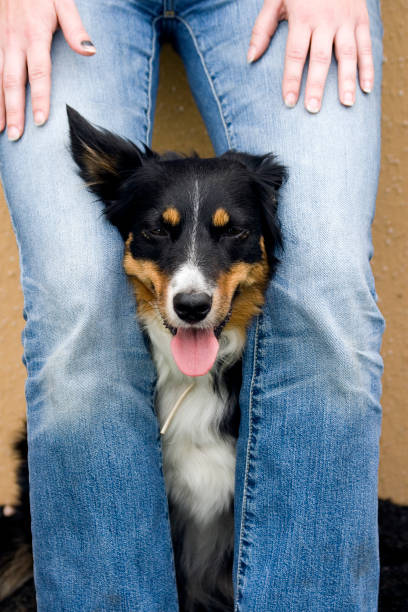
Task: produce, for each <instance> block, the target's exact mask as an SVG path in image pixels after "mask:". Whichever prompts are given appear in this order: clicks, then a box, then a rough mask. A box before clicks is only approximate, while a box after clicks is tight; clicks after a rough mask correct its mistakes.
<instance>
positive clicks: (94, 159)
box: [67, 105, 159, 238]
mask: <svg viewBox="0 0 408 612" xmlns="http://www.w3.org/2000/svg"><path fill="white" fill-rule="evenodd" d="M67 114H68V123H69V132H70V141H71V142H70V144H71V154H72V157H73V158H74V160H75V162H76V164H77V165H78V167H79V175H80V176H81V178H83V180H84V181H85V183H86V184H87V186H88V188H89V190H90V191H92V192H93V193H94V194H95V195H97V196H98V198H99V199H100V200H102V202H103V203H104V204H105V214H106V216H107V218H108V219H109V221H110V222H111V223H112V224H113V225H116V226H117V227H118V229H119V231H120V232H121V234H122V236H123V237H124V238H126V236H127V217H128V213H129V210H128V208H129V205H128V204H127V203H126V202H123V201H121V199H119V193H120V188H121V186H122V185H123V184H124V182H125V181H126V179H127V178H129V176H131V175H132V174H134V172H135V171H136V170H138V169H140V167H141V166H142V165H143V163H144V162H145V161H146V160H148V159H156V158H158V157H159V156H158V155H157V154H156V153H154V152H153V151H151V150H150V149H149V148H148V147H146V146H145V147H144V151H142V150H141V149H139V148H138V147H137V146H136V145H135V144H134V143H133V142H131V141H130V140H126V139H125V138H121V137H120V136H117V135H116V134H113V133H112V132H110V131H108V130H106V129H103V128H100V127H95V126H93V125H91V124H90V123H89V122H88V121H87V120H86V119H84V117H82V115H80V114H79V113H78V112H77V111H76V110H74V109H73V108H71V107H70V106H68V105H67Z"/></svg>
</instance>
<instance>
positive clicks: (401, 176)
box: [0, 0, 408, 503]
mask: <svg viewBox="0 0 408 612" xmlns="http://www.w3.org/2000/svg"><path fill="white" fill-rule="evenodd" d="M407 8H408V2H407V0H392V2H387V3H386V4H384V7H383V17H384V25H385V32H386V33H385V64H384V86H383V109H384V115H383V154H382V160H383V164H382V173H381V180H380V188H379V194H378V204H377V216H376V220H375V223H374V245H375V257H374V260H373V268H374V273H375V277H376V282H377V292H378V294H379V305H380V308H381V310H382V312H383V313H384V315H385V316H386V319H387V330H386V334H385V338H384V343H383V350H382V354H383V357H384V361H385V376H384V394H383V407H384V420H383V436H382V444H381V464H380V494H381V495H382V496H384V497H389V496H390V497H392V498H393V499H394V500H395V501H398V502H400V503H408V445H407V439H408V410H407V409H408V345H407V340H408V318H407V300H408V270H407V261H408V172H407V171H406V169H407V168H408V38H407V37H406V34H405V28H406V24H407V23H408V20H407V17H406V10H407ZM162 60H163V63H162V70H161V76H162V78H161V82H160V91H159V98H158V106H157V117H156V125H155V134H154V143H153V145H154V147H155V148H157V149H159V150H165V149H176V150H180V151H187V152H188V151H190V150H192V149H196V150H197V151H198V152H200V153H201V154H206V155H208V154H211V151H212V149H211V144H210V142H209V140H208V137H207V135H206V133H205V129H204V127H203V124H202V121H201V119H200V117H199V115H198V112H197V110H196V109H195V107H194V105H193V103H192V100H191V96H190V94H189V92H188V86H187V83H186V79H185V76H184V73H183V70H182V67H181V65H180V62H179V60H178V58H177V57H176V56H175V54H174V53H173V52H171V50H170V49H166V52H165V53H164V56H163V58H162ZM18 278H19V272H18V254H17V250H16V246H15V242H14V237H13V235H12V231H11V227H10V222H9V219H8V215H7V211H6V207H5V205H4V203H3V202H0V422H1V427H0V503H4V502H11V501H12V500H13V496H14V493H15V488H14V481H13V474H12V468H11V466H12V458H11V452H10V440H11V439H12V438H13V436H14V434H15V432H16V431H17V429H18V427H19V426H20V424H21V421H22V417H23V414H24V409H25V408H24V397H23V395H24V393H23V387H24V377H25V373H24V368H23V366H22V365H21V352H22V351H21V347H20V333H21V330H22V317H21V309H22V297H21V292H20V288H19V282H18Z"/></svg>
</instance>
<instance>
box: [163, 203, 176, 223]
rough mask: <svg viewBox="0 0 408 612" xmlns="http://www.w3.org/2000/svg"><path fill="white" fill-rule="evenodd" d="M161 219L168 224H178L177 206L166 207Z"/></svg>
mask: <svg viewBox="0 0 408 612" xmlns="http://www.w3.org/2000/svg"><path fill="white" fill-rule="evenodd" d="M162 217H163V220H164V221H165V222H166V223H169V224H170V225H173V226H174V225H178V224H179V223H180V213H179V211H178V210H177V208H174V206H169V208H166V210H165V211H164V213H163V214H162Z"/></svg>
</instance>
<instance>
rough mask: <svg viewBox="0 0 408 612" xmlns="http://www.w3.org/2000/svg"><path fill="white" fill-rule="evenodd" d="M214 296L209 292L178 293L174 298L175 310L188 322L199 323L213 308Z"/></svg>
mask: <svg viewBox="0 0 408 612" xmlns="http://www.w3.org/2000/svg"><path fill="white" fill-rule="evenodd" d="M211 303H212V297H211V296H210V295H208V294H207V293H177V295H175V296H174V298H173V306H174V310H175V311H176V313H177V314H178V316H179V317H180V319H183V321H186V323H198V322H199V321H202V320H203V319H205V317H206V316H207V314H208V313H209V312H210V310H211Z"/></svg>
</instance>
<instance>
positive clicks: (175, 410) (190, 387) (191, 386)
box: [160, 382, 195, 435]
mask: <svg viewBox="0 0 408 612" xmlns="http://www.w3.org/2000/svg"><path fill="white" fill-rule="evenodd" d="M194 385H195V382H192V383H191V385H189V386H188V387H187V389H184V391H183V393H182V394H181V395H180V397H179V398H178V400H177V402H176V403H175V404H174V406H173V408H172V409H171V411H170V414H169V416H168V417H167V419H166V421H165V423H164V425H163V427H162V428H161V430H160V433H161V434H162V435H164V434H165V433H166V431H167V428H168V426H169V425H170V423H171V420H172V418H173V417H174V415H175V414H176V412H177V410H178V409H179V408H180V406H181V404H182V402H183V400H184V398H185V397H186V395H188V394H189V393H190V391H191V389H192V388H193V387H194Z"/></svg>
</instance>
